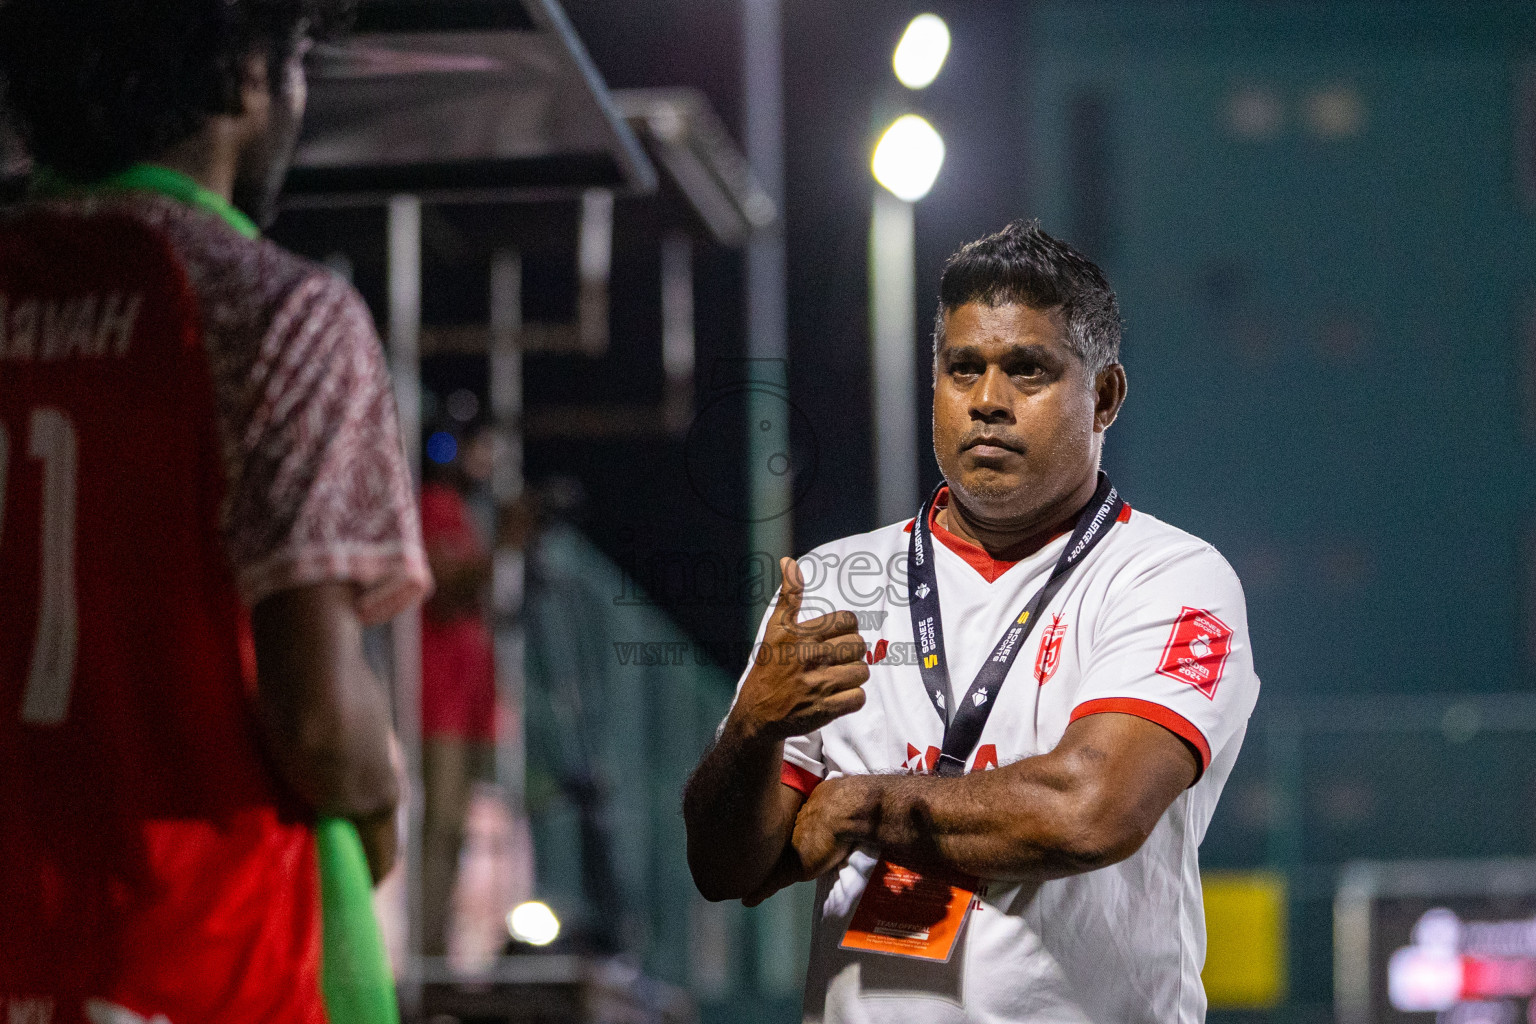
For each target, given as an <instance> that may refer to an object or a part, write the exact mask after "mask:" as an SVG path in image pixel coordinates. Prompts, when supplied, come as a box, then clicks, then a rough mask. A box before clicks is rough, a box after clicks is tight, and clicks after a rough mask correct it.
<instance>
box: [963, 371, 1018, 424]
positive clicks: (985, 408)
mask: <svg viewBox="0 0 1536 1024" xmlns="http://www.w3.org/2000/svg"><path fill="white" fill-rule="evenodd" d="M1012 397H1013V389H1012V387H1011V385H1010V384H1009V383H1008V375H1007V374H1006V373H1004V372H1003V371H1002V369H1001V368H999V367H996V366H989V367H987V371H986V372H985V373H983V374H982V375H981V379H980V380H978V381H977V382H976V386H975V387H973V388H972V389H971V419H973V420H981V421H982V422H983V423H1008V422H1011V421H1012V420H1013V403H1012V401H1011V399H1012Z"/></svg>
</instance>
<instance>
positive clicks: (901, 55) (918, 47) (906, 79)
mask: <svg viewBox="0 0 1536 1024" xmlns="http://www.w3.org/2000/svg"><path fill="white" fill-rule="evenodd" d="M948 56H949V26H948V25H946V24H944V19H943V18H941V17H939V16H938V15H937V14H919V15H918V16H917V17H915V18H913V19H912V24H910V25H908V26H907V30H906V31H905V32H903V33H902V34H901V42H899V43H897V44H896V53H895V54H894V55H893V56H892V57H891V65H892V66H893V67H895V69H896V77H897V79H899V80H900V82H901V84H902V85H904V86H906V87H907V88H908V89H926V88H927V87H928V86H929V84H931V83H932V82H933V80H934V79H935V78H938V77H939V69H940V68H942V67H943V66H944V58H945V57H948Z"/></svg>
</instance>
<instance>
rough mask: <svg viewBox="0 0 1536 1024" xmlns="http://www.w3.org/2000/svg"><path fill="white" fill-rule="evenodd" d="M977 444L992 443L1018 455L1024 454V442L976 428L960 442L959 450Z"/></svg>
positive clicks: (964, 449)
mask: <svg viewBox="0 0 1536 1024" xmlns="http://www.w3.org/2000/svg"><path fill="white" fill-rule="evenodd" d="M979 444H992V445H996V446H997V447H999V448H1006V449H1008V450H1009V451H1011V452H1014V453H1016V454H1018V455H1023V454H1024V447H1025V446H1024V442H1022V441H1019V440H1016V439H1015V438H1013V437H1010V436H1009V435H1007V434H999V433H997V432H995V431H991V430H978V431H976V432H975V433H972V434H968V435H967V436H966V438H965V440H963V441H961V442H960V450H961V451H966V450H967V449H970V448H974V447H976V446H977V445H979Z"/></svg>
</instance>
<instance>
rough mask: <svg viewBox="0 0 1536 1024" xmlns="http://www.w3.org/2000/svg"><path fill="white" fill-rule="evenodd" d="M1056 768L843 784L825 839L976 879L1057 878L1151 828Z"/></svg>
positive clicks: (1124, 851)
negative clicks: (831, 837) (1117, 810)
mask: <svg viewBox="0 0 1536 1024" xmlns="http://www.w3.org/2000/svg"><path fill="white" fill-rule="evenodd" d="M1062 760H1063V759H1060V758H1055V757H1052V756H1045V757H1033V758H1029V759H1027V760H1024V761H1020V762H1017V763H1015V764H1012V765H1008V766H1006V767H1004V768H1001V769H996V770H993V771H987V772H974V773H972V774H969V775H965V776H962V777H960V778H941V777H936V776H907V775H861V776H850V777H848V778H845V779H841V780H838V782H837V785H839V786H841V787H842V789H843V791H842V792H841V793H837V794H831V793H829V794H828V795H829V796H833V797H834V800H833V801H832V802H833V803H834V804H835V805H836V807H835V808H833V809H831V810H830V811H829V812H828V813H829V814H830V815H831V816H832V817H833V818H834V821H835V822H840V824H837V823H835V824H833V825H832V827H831V831H832V832H833V833H834V834H835V836H836V838H837V840H839V841H840V843H841V844H843V845H850V846H859V845H869V846H877V847H879V848H880V850H881V852H882V853H883V854H884V855H886V856H888V857H891V858H893V859H896V860H899V861H904V862H911V863H914V864H917V863H934V862H937V863H941V864H944V865H946V866H948V867H952V868H954V869H956V870H959V871H963V872H965V873H966V874H970V875H975V876H977V877H981V878H997V879H1024V878H1031V879H1048V878H1060V877H1063V876H1066V875H1072V874H1077V873H1080V872H1083V871H1090V870H1093V869H1094V868H1098V867H1103V866H1104V865H1106V864H1112V863H1114V862H1115V861H1117V860H1121V859H1123V858H1124V857H1127V856H1129V855H1130V854H1131V853H1133V852H1135V850H1136V849H1137V848H1138V847H1139V846H1140V845H1141V842H1142V841H1143V840H1144V839H1145V838H1146V832H1147V831H1150V827H1151V824H1150V823H1149V824H1147V826H1146V830H1145V831H1143V830H1142V829H1141V828H1140V827H1138V826H1137V824H1135V823H1130V822H1127V821H1125V820H1123V818H1122V817H1119V816H1117V815H1115V814H1114V813H1113V812H1112V811H1111V809H1110V808H1109V806H1108V802H1107V801H1105V800H1104V799H1103V798H1102V797H1103V794H1101V793H1100V792H1098V790H1099V788H1100V787H1099V785H1098V784H1097V783H1095V782H1093V781H1087V780H1085V779H1084V778H1083V776H1082V773H1080V772H1078V771H1075V770H1074V766H1073V765H1071V764H1070V763H1067V764H1063V763H1061V762H1062ZM1153 821H1154V822H1155V819H1153Z"/></svg>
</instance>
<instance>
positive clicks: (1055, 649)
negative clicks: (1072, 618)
mask: <svg viewBox="0 0 1536 1024" xmlns="http://www.w3.org/2000/svg"><path fill="white" fill-rule="evenodd" d="M1066 635H1067V624H1066V623H1065V622H1062V621H1061V616H1060V615H1053V616H1051V624H1050V625H1049V626H1047V627H1045V632H1044V633H1042V634H1040V653H1038V654H1036V655H1035V679H1036V680H1038V681H1039V683H1040V685H1041V686H1044V685H1045V684H1046V683H1048V682H1050V679H1051V676H1053V675H1055V674H1056V667H1057V666H1058V665H1060V664H1061V640H1062V638H1063V637H1065V636H1066Z"/></svg>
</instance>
